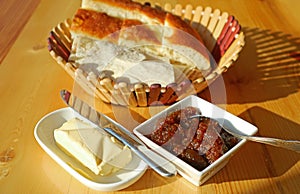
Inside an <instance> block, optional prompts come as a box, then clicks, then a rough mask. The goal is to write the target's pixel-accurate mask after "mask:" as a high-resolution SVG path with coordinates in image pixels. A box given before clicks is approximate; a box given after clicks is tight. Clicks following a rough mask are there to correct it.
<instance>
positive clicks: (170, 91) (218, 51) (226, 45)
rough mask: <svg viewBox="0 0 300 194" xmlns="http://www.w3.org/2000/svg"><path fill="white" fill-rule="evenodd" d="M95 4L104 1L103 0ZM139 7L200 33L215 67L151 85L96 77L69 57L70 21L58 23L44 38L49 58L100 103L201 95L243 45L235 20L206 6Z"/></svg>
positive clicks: (127, 103)
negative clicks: (168, 16)
mask: <svg viewBox="0 0 300 194" xmlns="http://www.w3.org/2000/svg"><path fill="white" fill-rule="evenodd" d="M96 1H97V0H96ZM98 1H104V2H105V1H106V0H98ZM119 1H120V0H119ZM84 2H93V1H91V0H85V1H83V4H84ZM123 2H130V1H128V0H125V1H123ZM89 6H92V7H93V6H95V5H89ZM143 6H146V8H147V9H153V10H159V11H162V12H168V13H172V15H173V14H174V15H176V16H179V17H181V18H182V20H183V21H185V22H187V23H188V24H189V25H190V26H191V27H192V28H193V29H194V30H195V31H197V32H198V33H199V34H200V36H201V38H202V40H203V43H204V45H205V47H206V49H207V50H208V51H209V52H210V53H211V56H212V57H213V59H214V60H215V61H216V63H217V64H213V65H211V66H210V69H209V71H206V72H205V73H204V76H203V72H201V71H199V68H197V67H190V68H187V69H186V70H185V71H184V74H185V77H186V78H187V79H182V80H179V81H178V80H176V82H171V83H164V84H162V83H155V81H154V82H152V83H149V84H147V83H144V82H140V83H139V82H135V83H131V82H128V81H126V80H123V79H119V78H118V77H114V76H113V73H114V72H111V71H102V72H101V73H99V74H97V73H95V72H94V71H92V70H91V71H89V70H83V69H82V68H79V67H78V64H76V63H75V62H74V61H73V60H72V59H71V57H70V55H72V45H73V37H74V36H72V34H71V31H70V28H71V23H72V20H71V19H67V20H66V21H64V22H62V23H60V24H58V25H57V26H56V27H54V29H53V30H52V31H51V33H50V36H49V38H48V45H49V47H48V48H49V51H50V54H51V56H52V57H53V58H54V59H55V60H56V61H57V63H59V64H60V65H61V66H62V67H63V68H64V69H65V70H66V72H67V73H68V74H69V75H70V76H72V77H73V78H74V79H75V77H76V80H78V83H79V84H80V85H81V87H82V88H84V89H85V90H86V92H88V93H90V94H92V95H95V96H96V97H97V98H99V99H101V100H102V101H104V102H106V103H112V104H117V105H124V106H141V107H144V106H152V105H159V104H173V103H174V102H176V101H178V100H180V99H182V98H183V97H185V96H187V95H190V94H195V93H199V92H201V91H202V90H204V89H205V88H206V87H207V86H208V85H209V84H210V83H212V82H213V81H214V80H215V79H216V78H217V77H218V76H220V75H221V74H222V73H223V72H225V71H226V70H227V69H228V68H229V67H230V66H231V65H232V64H233V62H234V61H235V60H236V59H237V58H238V54H239V52H240V51H241V50H242V48H243V46H244V35H243V32H241V29H240V25H239V23H238V21H237V20H236V19H235V18H234V17H233V16H231V15H229V14H228V13H226V12H223V13H222V12H221V11H220V10H218V9H216V10H212V8H210V7H206V8H202V7H201V6H198V7H196V8H195V9H193V7H192V6H190V5H187V6H186V7H184V8H183V7H182V6H181V5H179V4H177V5H176V6H175V7H174V8H173V7H172V6H171V5H170V4H166V5H164V6H163V8H161V7H160V6H159V5H150V4H146V5H143ZM150 6H151V7H150ZM148 7H149V8H148ZM177 81H178V82H177Z"/></svg>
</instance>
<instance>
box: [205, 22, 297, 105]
mask: <svg viewBox="0 0 300 194" xmlns="http://www.w3.org/2000/svg"><path fill="white" fill-rule="evenodd" d="M243 32H244V33H245V42H246V44H245V46H244V48H243V50H242V52H241V54H240V56H239V58H238V60H237V62H236V63H235V64H234V65H233V66H232V67H231V68H230V69H229V70H228V71H227V72H226V73H224V74H223V79H224V82H225V87H226V92H227V103H228V104H232V103H251V102H262V101H266V100H272V99H277V98H281V97H285V96H288V95H289V94H292V93H295V92H297V91H298V90H299V87H300V84H299V83H300V37H293V36H291V35H289V34H284V33H283V32H274V31H270V30H263V29H259V28H250V27H246V28H244V29H243ZM217 85H218V82H216V83H213V84H212V85H211V86H210V89H207V90H205V91H204V94H201V96H204V98H207V96H209V95H212V94H209V92H210V91H212V90H213V89H214V87H218V86H217ZM220 100H223V99H220ZM216 103H218V102H216ZM219 103H223V102H222V101H220V102H219Z"/></svg>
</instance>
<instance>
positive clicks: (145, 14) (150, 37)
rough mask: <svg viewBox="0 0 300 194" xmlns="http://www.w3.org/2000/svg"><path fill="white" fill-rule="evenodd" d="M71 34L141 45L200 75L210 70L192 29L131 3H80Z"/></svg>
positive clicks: (111, 0) (116, 0)
mask: <svg viewBox="0 0 300 194" xmlns="http://www.w3.org/2000/svg"><path fill="white" fill-rule="evenodd" d="M71 32H73V34H74V35H75V36H77V35H85V36H91V37H94V38H96V39H100V40H103V39H107V38H109V39H110V40H111V39H112V38H113V39H112V40H113V42H115V43H116V44H117V45H122V46H127V47H134V46H142V47H141V48H142V49H143V50H144V52H146V53H147V52H151V54H154V55H158V56H161V57H167V58H169V60H170V61H175V62H176V63H177V62H178V63H179V64H180V63H181V64H182V65H188V66H196V67H198V68H199V69H200V70H201V71H203V73H204V75H205V74H206V73H207V72H209V71H210V69H211V65H210V60H209V53H208V52H207V50H206V48H205V46H204V45H203V41H202V38H201V36H200V34H199V33H198V32H197V31H196V30H195V29H194V28H192V27H191V26H190V25H189V24H188V23H186V22H185V21H184V20H182V19H181V18H180V17H179V16H176V15H173V14H172V13H169V12H165V11H163V10H161V9H156V8H153V7H151V6H149V5H142V4H140V3H137V2H134V1H132V0H83V1H82V9H79V10H78V11H77V13H76V14H75V16H74V18H73V23H72V26H71ZM75 36H74V37H75ZM155 45H156V46H155ZM157 46H158V47H157ZM173 51H174V52H173ZM176 53H177V54H176ZM182 56H184V57H182Z"/></svg>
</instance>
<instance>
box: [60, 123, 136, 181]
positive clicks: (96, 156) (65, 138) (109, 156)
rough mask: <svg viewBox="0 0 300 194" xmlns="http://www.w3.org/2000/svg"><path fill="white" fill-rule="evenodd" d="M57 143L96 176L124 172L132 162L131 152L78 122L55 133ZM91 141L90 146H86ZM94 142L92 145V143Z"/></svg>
mask: <svg viewBox="0 0 300 194" xmlns="http://www.w3.org/2000/svg"><path fill="white" fill-rule="evenodd" d="M54 139H55V141H56V143H57V144H58V145H59V146H60V147H62V148H63V150H64V151H66V152H68V153H69V154H71V155H72V156H73V157H74V158H76V159H77V160H78V161H79V162H81V163H82V164H83V165H84V166H85V167H87V168H89V169H90V170H91V171H92V172H94V173H95V174H96V175H102V176H105V175H109V174H112V173H114V172H117V171H118V170H119V169H122V168H124V167H125V166H126V165H127V164H128V163H129V162H130V161H131V159H132V155H131V150H130V149H129V148H128V147H126V146H124V145H122V144H120V143H118V142H116V141H114V139H113V138H111V137H110V136H108V135H106V134H104V133H101V132H100V131H99V130H98V129H96V128H93V127H92V126H90V125H89V124H87V123H85V122H83V121H81V120H80V119H78V118H73V119H71V120H69V121H67V122H65V123H64V124H63V125H62V126H61V127H60V128H58V129H55V130H54ZM87 141H89V142H90V143H89V144H88V145H87V144H86V143H85V142H87ZM91 142H92V143H91Z"/></svg>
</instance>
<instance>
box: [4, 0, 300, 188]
mask: <svg viewBox="0 0 300 194" xmlns="http://www.w3.org/2000/svg"><path fill="white" fill-rule="evenodd" d="M159 2H160V3H161V4H164V3H165V2H167V0H165V1H163V0H162V1H159ZM176 3H181V4H182V5H186V4H187V3H191V4H192V5H193V6H196V5H198V4H200V3H201V6H203V7H205V6H211V7H212V8H219V9H221V10H222V11H227V12H229V13H231V14H233V15H234V16H235V17H236V18H237V19H238V20H239V22H240V24H241V25H242V27H243V31H244V33H245V35H246V46H245V47H244V49H243V51H242V53H241V55H240V57H239V59H238V61H237V62H236V63H235V65H234V66H233V67H232V68H231V69H230V70H228V71H227V72H226V73H225V74H224V76H223V80H224V83H225V87H226V93H227V99H226V101H225V100H224V99H221V98H220V99H218V98H216V99H215V100H214V102H213V103H215V104H217V105H219V106H221V107H223V108H226V109H227V110H228V111H229V112H231V113H233V114H235V115H237V116H239V117H241V118H243V119H245V120H247V121H249V122H251V123H253V124H254V125H256V126H257V127H258V128H259V133H258V135H261V136H272V137H278V138H285V139H298V140H300V110H299V107H300V92H299V87H300V84H299V83H300V68H299V66H300V62H299V61H300V49H299V40H300V39H299V34H300V25H299V23H300V17H299V8H300V1H294V0H285V1H279V0H265V1H247V0H219V1H209V0H202V1H196V0H194V1H191V2H190V1H187V0H178V1H173V4H176ZM79 5H80V1H79V0H76V1H59V0H52V1H49V0H44V1H39V0H28V1H20V0H11V1H9V2H8V1H1V7H2V11H1V14H0V18H1V25H0V32H1V39H0V61H1V64H0V91H1V93H0V104H1V112H0V142H1V143H0V193H97V192H96V191H94V190H91V189H89V188H87V187H85V186H84V185H82V184H81V183H79V182H78V181H77V180H76V179H74V178H72V177H71V176H70V175H69V174H68V173H67V172H66V171H64V170H63V169H62V168H61V167H60V166H59V165H58V164H56V163H55V162H54V161H53V160H52V159H51V158H50V157H49V156H48V155H47V154H46V153H45V152H44V151H43V150H42V149H41V147H40V146H39V145H38V143H37V142H36V141H35V139H34V136H33V129H34V126H35V125H36V123H37V122H38V121H39V119H41V117H42V116H44V115H45V114H47V113H49V112H51V111H53V110H56V109H59V108H62V107H64V104H63V103H62V101H61V100H60V97H59V91H60V90H61V89H62V88H66V89H69V90H72V87H73V80H72V79H71V78H70V77H69V76H68V75H67V74H66V72H65V71H64V70H63V69H62V68H61V67H60V66H59V65H57V64H56V62H55V61H54V60H53V59H52V58H51V56H50V55H49V53H48V51H47V48H46V47H47V44H46V39H47V36H48V33H49V31H50V30H51V28H52V27H53V26H55V25H56V24H57V23H58V22H60V21H63V20H64V19H65V18H67V17H71V16H72V14H73V13H74V11H75V10H76V9H77V8H78V7H79ZM217 86H218V84H213V85H212V86H211V87H210V89H217ZM199 95H200V96H201V97H203V98H205V99H207V100H210V99H211V98H210V90H209V89H208V90H205V91H204V92H202V93H201V94H199ZM100 108H101V111H102V112H104V113H106V114H108V115H110V116H114V115H113V114H115V112H116V110H117V109H115V108H112V107H111V106H110V105H107V104H104V105H102V106H101V107H100ZM123 110H124V108H120V107H118V111H120V112H122V111H123ZM125 111H126V110H125ZM134 111H136V112H135V113H134V114H136V115H138V117H136V118H135V119H136V120H137V121H138V122H140V121H142V120H145V119H147V117H149V110H147V109H139V110H132V112H134ZM134 125H136V123H133V124H130V123H129V124H127V127H129V128H131V127H133V126H134ZM299 159H300V155H299V154H297V153H294V152H292V151H287V150H283V149H280V148H275V147H271V146H266V145H261V144H257V143H252V142H247V143H246V145H245V146H244V147H242V148H241V149H240V150H239V152H238V153H237V154H236V155H235V156H234V157H233V158H232V159H231V161H230V162H229V164H228V165H227V166H226V167H225V168H224V169H222V170H221V171H220V172H219V173H218V174H217V175H215V176H214V177H213V178H211V179H210V180H208V181H207V182H206V183H205V184H203V185H202V186H200V187H195V186H193V185H192V184H190V183H189V182H187V181H186V180H184V179H183V178H182V177H181V176H179V175H178V176H176V177H175V178H171V179H164V178H161V177H159V176H158V175H157V174H156V173H154V172H153V171H152V170H147V172H146V173H145V175H144V176H143V177H142V178H141V179H140V180H139V181H138V182H136V183H135V184H134V185H132V186H130V187H129V188H126V189H124V190H122V191H119V192H120V193H132V192H134V193H289V194H290V193H299V192H300V184H299V183H300V162H299Z"/></svg>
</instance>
